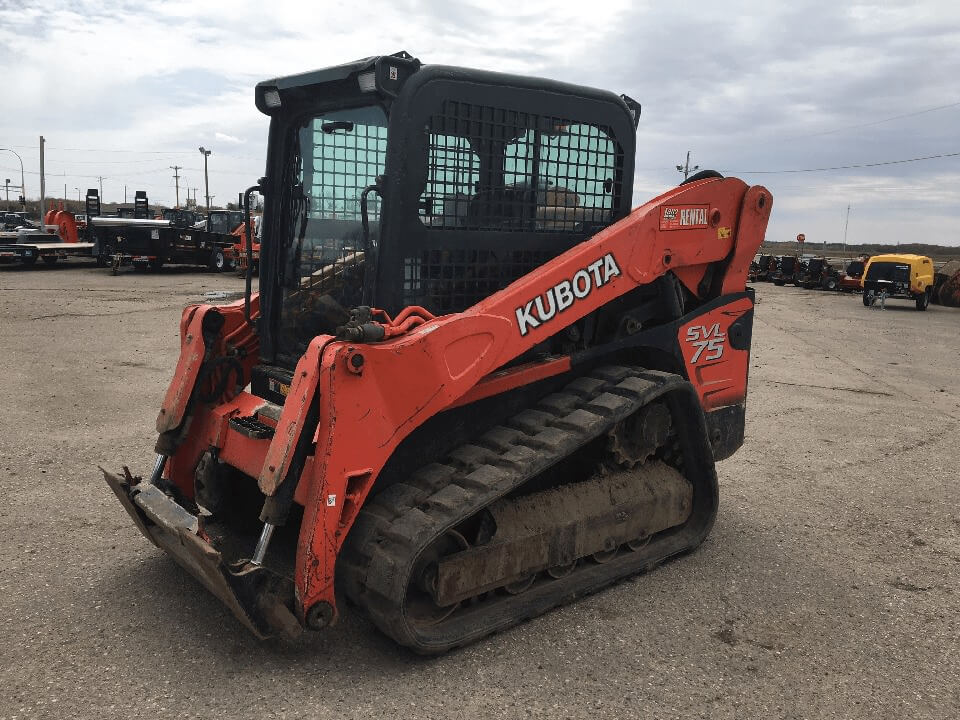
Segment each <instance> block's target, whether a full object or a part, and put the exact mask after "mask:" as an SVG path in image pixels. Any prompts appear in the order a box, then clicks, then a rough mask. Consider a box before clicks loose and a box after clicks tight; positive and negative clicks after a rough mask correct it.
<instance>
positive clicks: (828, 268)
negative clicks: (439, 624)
mask: <svg viewBox="0 0 960 720" xmlns="http://www.w3.org/2000/svg"><path fill="white" fill-rule="evenodd" d="M839 281H840V273H839V272H838V271H837V269H836V268H834V267H833V266H832V265H830V263H829V262H827V259H826V258H824V257H814V258H810V259H809V260H807V262H806V263H804V269H803V271H802V273H801V275H800V283H799V284H800V285H802V286H803V287H805V288H807V289H808V290H812V289H814V288H820V289H822V290H836V289H837V284H838V283H839Z"/></svg>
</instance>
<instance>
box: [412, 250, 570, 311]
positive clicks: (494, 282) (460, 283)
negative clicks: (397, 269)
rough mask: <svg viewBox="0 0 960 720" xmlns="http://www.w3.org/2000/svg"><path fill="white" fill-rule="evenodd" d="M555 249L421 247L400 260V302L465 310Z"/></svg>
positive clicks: (528, 269)
mask: <svg viewBox="0 0 960 720" xmlns="http://www.w3.org/2000/svg"><path fill="white" fill-rule="evenodd" d="M555 254H556V253H553V252H549V251H534V250H506V251H494V250H424V251H423V252H421V253H420V255H419V256H418V257H408V258H405V259H404V264H403V302H404V304H405V305H423V306H425V307H427V308H429V309H430V310H431V311H432V312H435V313H437V314H445V313H451V312H459V311H461V310H465V309H466V308H468V307H471V306H472V305H476V304H477V303H478V302H480V301H481V300H483V299H484V298H486V297H489V296H490V295H492V294H493V293H495V292H497V291H498V290H502V289H503V288H505V287H506V286H507V285H509V284H510V283H512V282H513V281H514V280H516V279H517V278H519V277H522V276H523V275H526V274H527V273H529V272H530V271H532V270H534V269H535V268H537V267H539V266H540V265H542V264H543V263H545V262H547V261H548V260H550V259H551V258H552V257H554V255H555Z"/></svg>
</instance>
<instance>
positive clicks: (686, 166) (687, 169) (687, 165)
mask: <svg viewBox="0 0 960 720" xmlns="http://www.w3.org/2000/svg"><path fill="white" fill-rule="evenodd" d="M699 169H700V166H699V165H694V166H693V167H690V151H689V150H687V161H686V162H685V163H684V164H683V165H677V171H678V172H682V173H683V179H684V180H686V179H687V177H688V176H689V175H690V171H691V170H693V171H694V172H696V171H697V170H699Z"/></svg>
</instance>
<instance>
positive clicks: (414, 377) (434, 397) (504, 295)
mask: <svg viewBox="0 0 960 720" xmlns="http://www.w3.org/2000/svg"><path fill="white" fill-rule="evenodd" d="M771 207H772V199H771V196H770V193H769V192H768V191H767V190H766V189H765V188H763V187H760V186H755V187H748V186H747V185H746V184H745V183H744V182H742V181H741V180H738V179H734V178H728V179H720V178H712V179H706V180H702V181H699V182H694V183H691V184H688V185H683V186H680V187H678V188H675V189H673V190H670V191H669V192H667V193H664V194H663V195H661V196H659V197H657V198H654V199H653V200H651V201H650V202H648V203H646V204H645V205H643V206H641V207H639V208H637V209H636V210H634V211H633V212H632V213H631V214H630V215H629V216H627V217H626V218H624V219H623V220H621V221H620V222H618V223H616V224H614V225H612V226H610V227H609V228H607V229H605V230H603V231H602V232H600V233H598V234H597V235H595V236H594V237H592V238H591V239H589V240H587V241H585V242H583V243H581V244H580V245H578V246H576V247H574V248H572V249H570V250H568V251H567V252H565V253H563V254H562V255H560V256H558V257H556V258H555V259H554V260H552V261H550V262H548V263H546V264H544V265H543V266H541V267H540V268H538V269H537V270H536V271H534V272H532V273H530V274H528V275H526V276H524V277H522V278H520V279H519V280H517V281H515V282H514V283H512V284H511V285H510V286H508V287H507V288H505V289H504V290H501V291H500V292H497V293H495V294H493V295H491V296H490V297H489V298H487V299H485V300H483V301H482V302H480V303H477V304H476V305H474V306H473V307H471V308H469V309H467V310H466V311H464V312H462V313H457V314H453V315H447V316H443V317H439V318H436V319H433V320H430V321H428V322H425V323H424V324H422V325H419V326H417V327H415V328H414V329H412V330H410V331H409V332H406V333H405V334H402V335H400V336H398V337H395V338H393V339H390V340H386V341H383V342H376V343H347V342H340V341H331V338H329V337H323V338H317V339H315V340H314V341H313V343H312V345H311V348H310V351H308V353H307V354H308V355H313V356H314V357H317V356H319V358H320V361H319V363H316V362H314V363H313V367H308V365H309V364H308V363H303V362H302V363H301V365H300V366H299V367H298V375H301V376H302V377H298V383H299V384H302V385H303V386H304V387H310V388H316V393H318V394H319V395H318V397H316V399H317V400H318V410H319V414H318V418H319V421H318V423H317V424H316V426H315V427H304V426H303V425H302V420H303V418H304V417H305V413H304V412H303V402H302V401H300V399H298V402H288V404H287V406H285V408H284V411H283V415H282V417H281V419H280V422H279V424H278V430H282V431H278V432H277V434H276V436H275V439H274V441H273V442H272V443H271V446H270V449H269V450H268V452H267V455H266V459H265V461H264V464H263V469H262V470H261V473H260V478H259V481H260V487H261V490H262V491H263V492H264V493H265V494H267V495H272V494H273V493H275V492H277V490H278V488H279V487H280V486H281V484H282V482H283V481H284V479H285V477H287V472H288V469H289V463H290V460H291V454H292V450H291V449H292V448H293V447H295V446H296V445H297V438H299V436H300V434H301V433H303V432H313V433H314V438H313V439H314V441H315V443H316V449H315V453H314V455H313V456H312V458H311V460H310V461H309V462H308V463H307V464H306V466H305V468H304V471H303V473H302V475H301V476H300V477H299V478H297V479H296V481H297V482H298V487H297V489H296V496H297V498H298V499H299V500H300V501H301V502H302V504H303V505H304V507H305V512H304V518H303V522H302V525H301V529H300V536H299V537H300V539H299V544H298V548H297V557H296V575H295V584H296V588H297V601H298V605H299V608H298V609H299V611H300V612H301V613H302V615H301V617H307V618H311V617H312V618H322V619H323V621H324V622H326V621H329V620H332V619H333V618H335V617H336V601H335V597H334V574H335V566H336V561H337V555H338V553H339V550H340V548H341V546H342V544H343V542H344V540H345V538H346V536H347V534H348V532H349V531H350V528H351V526H352V524H353V521H354V519H355V518H356V516H357V513H358V511H359V509H360V508H361V507H362V506H363V504H364V501H365V500H366V498H367V495H368V493H369V492H370V490H371V488H372V487H373V484H374V482H375V480H376V478H377V476H378V474H379V473H380V471H381V470H382V469H383V467H384V465H385V463H386V461H387V460H388V458H389V457H390V455H391V454H392V453H393V451H394V450H395V449H396V448H397V446H398V445H399V443H400V442H401V441H402V440H403V439H404V438H405V437H406V436H407V435H409V434H410V433H411V432H412V431H413V430H415V429H416V428H417V427H419V426H420V425H422V424H423V423H424V422H425V421H426V420H427V419H429V418H431V417H433V416H434V415H436V414H437V413H439V412H440V411H442V410H444V409H446V408H449V407H451V406H452V405H454V404H457V403H458V401H460V400H461V399H462V398H463V397H464V396H466V395H467V394H468V393H470V392H471V391H473V392H474V393H477V392H478V390H477V389H478V388H480V387H482V386H483V385H485V384H487V383H489V382H493V380H492V379H491V373H493V372H494V371H496V370H498V369H499V368H502V367H503V366H504V365H505V364H507V363H508V362H510V361H511V360H514V359H515V358H517V357H519V356H520V355H522V354H523V353H524V352H526V351H528V350H530V349H531V348H533V347H534V346H536V345H537V344H539V343H541V342H543V341H544V340H546V339H547V338H549V337H550V336H552V335H554V334H555V333H557V332H558V331H560V330H562V329H564V328H566V327H568V326H569V325H571V324H572V323H574V322H576V321H578V320H580V319H582V318H584V317H585V316H587V315H589V314H590V313H592V312H594V311H596V310H598V309H600V308H602V307H603V306H605V305H607V304H609V303H610V302H611V301H613V300H614V299H616V298H618V297H620V296H622V295H624V294H626V293H628V292H629V291H631V290H633V289H635V288H637V287H639V286H642V285H648V284H650V283H652V282H654V281H655V280H657V278H659V277H662V276H663V275H665V274H666V273H667V272H668V271H672V272H673V274H674V275H675V276H676V277H677V278H678V279H679V280H680V282H682V283H683V284H684V286H686V288H687V289H688V290H689V291H690V292H691V293H692V294H693V295H694V296H697V297H704V295H705V294H706V293H707V292H708V290H709V287H708V286H715V287H719V288H720V293H719V295H720V297H719V298H717V299H716V300H715V302H714V305H716V309H715V310H713V311H711V314H710V315H709V316H708V317H710V322H709V323H706V324H704V323H703V322H701V323H700V324H699V325H697V326H695V327H694V326H691V324H690V323H687V324H686V325H681V326H680V332H682V333H684V337H685V338H687V339H689V338H695V339H693V340H690V342H689V343H688V344H687V345H686V346H682V347H683V353H684V359H685V360H686V361H687V366H688V370H690V368H691V367H692V365H696V364H697V362H698V361H699V359H700V357H702V356H703V355H702V352H703V350H706V351H707V352H708V353H709V352H710V349H709V347H708V344H709V341H710V340H711V339H716V338H717V337H719V335H718V334H717V333H719V334H723V333H725V332H726V331H728V330H729V328H730V327H731V324H732V323H734V322H735V321H736V319H737V318H739V317H741V316H742V315H743V314H744V313H746V312H748V311H749V310H750V309H752V301H751V300H750V299H749V297H748V296H745V295H744V294H743V288H744V287H745V282H746V275H747V271H748V269H749V263H750V260H751V259H752V258H753V256H754V254H755V253H756V251H757V249H758V248H759V246H760V244H761V242H762V240H763V236H764V232H765V229H766V225H767V221H768V219H769V214H770V210H771ZM737 292H739V293H740V294H739V295H733V296H732V297H731V298H730V302H728V303H726V304H725V303H724V302H723V298H724V296H726V295H732V294H734V293H737ZM714 320H715V321H716V323H715V324H716V332H715V334H714V336H713V337H711V338H706V339H702V340H701V339H698V338H700V336H699V335H698V334H697V333H696V332H694V333H692V334H691V330H696V331H697V332H699V330H698V328H700V327H703V329H704V332H705V333H706V332H708V329H707V328H708V326H709V327H710V330H712V329H713V327H712V325H713V323H714ZM730 335H731V339H730V343H729V345H730V349H729V350H728V351H727V354H726V356H725V357H724V358H722V359H721V362H715V363H712V364H710V368H711V369H710V370H709V372H707V373H706V374H698V373H691V377H690V380H691V382H692V383H693V384H694V385H695V386H696V387H697V390H698V392H699V394H700V397H701V401H702V402H703V403H704V404H705V405H707V404H710V403H712V404H713V405H714V406H718V405H720V404H722V403H729V402H736V401H737V399H738V398H739V399H740V400H742V398H743V397H744V395H745V392H746V384H745V383H746V357H747V353H748V347H747V348H746V349H738V348H737V344H736V342H735V341H734V339H733V333H732V332H731V333H730ZM696 343H704V345H702V346H701V347H700V348H699V349H700V350H701V353H697V349H698V348H697V347H696V346H695V345H696ZM695 354H696V355H697V357H694V355H695ZM691 360H692V365H691ZM570 363H571V358H569V357H567V358H551V359H549V360H548V362H546V363H543V364H542V366H541V367H539V368H534V369H532V370H531V368H529V367H525V368H519V369H515V370H512V371H508V372H507V374H506V377H505V376H504V374H502V373H501V374H498V376H497V377H496V386H497V391H498V392H500V391H503V390H505V389H509V388H510V387H511V386H512V384H511V373H512V375H513V384H515V385H520V384H522V383H524V382H528V381H529V379H530V373H531V372H532V373H534V374H539V376H541V377H542V376H544V375H545V374H547V375H548V374H556V373H560V372H564V371H565V370H567V369H569V368H570ZM725 368H726V369H725ZM312 375H315V377H312ZM737 375H739V381H737V380H736V377H735V376H737ZM485 378H486V380H484V379H485ZM482 381H483V382H482ZM711 393H713V394H712V395H711ZM307 399H308V398H307V397H306V396H305V397H304V398H303V400H304V401H306V400H307ZM298 423H299V424H298ZM318 609H319V610H321V611H320V612H317V610H318ZM311 611H313V612H311ZM308 624H310V623H309V621H308Z"/></svg>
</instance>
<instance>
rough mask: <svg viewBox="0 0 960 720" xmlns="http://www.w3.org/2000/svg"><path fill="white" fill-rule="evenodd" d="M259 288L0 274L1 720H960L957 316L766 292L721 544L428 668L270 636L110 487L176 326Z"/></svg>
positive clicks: (347, 626)
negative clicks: (105, 473) (254, 627)
mask: <svg viewBox="0 0 960 720" xmlns="http://www.w3.org/2000/svg"><path fill="white" fill-rule="evenodd" d="M241 285H242V283H241V281H240V280H239V279H237V278H235V277H232V276H227V275H219V276H218V275H212V274H202V273H184V272H176V271H173V270H170V269H165V271H164V272H161V273H159V274H156V275H153V274H148V275H140V274H134V273H133V272H126V271H125V272H122V273H121V274H120V275H119V276H117V277H113V276H111V275H110V273H109V272H107V271H105V270H98V269H96V268H93V267H92V266H85V267H76V266H73V267H71V266H69V265H68V266H65V267H59V266H58V267H54V268H46V267H38V268H35V269H33V270H23V269H20V268H16V267H12V268H5V267H0V368H2V372H0V397H2V398H3V413H2V417H3V420H2V428H3V432H2V433H0V469H2V472H0V498H2V501H0V636H2V638H3V642H2V643H0V718H4V719H6V718H10V719H12V718H65V717H83V718H130V717H150V718H166V717H177V718H194V717H196V718H231V719H232V718H273V717H290V718H294V717H316V718H328V717H329V718H352V717H383V718H395V717H404V718H444V717H451V718H453V717H457V718H459V717H476V718H499V717H510V718H512V717H550V718H561V717H590V718H607V717H609V718H622V717H650V718H700V717H703V718H827V717H830V718H833V717H836V718H955V717H957V716H960V684H958V678H960V653H958V642H960V612H958V610H960V584H958V572H960V488H958V485H960V484H958V474H960V473H958V469H960V449H958V445H960V442H958V440H960V434H958V426H960V383H958V374H957V369H958V365H960V362H958V358H960V310H951V309H946V308H942V307H936V306H931V307H930V309H929V310H928V311H927V312H926V313H920V312H917V311H915V310H914V309H913V306H912V303H909V304H908V303H906V302H904V301H891V302H890V303H889V304H888V307H887V309H886V310H884V311H879V310H870V309H867V308H864V307H863V306H862V304H861V302H860V299H859V296H847V295H844V296H839V295H831V294H825V293H821V292H816V291H806V290H798V289H794V288H777V287H774V286H772V285H769V284H762V285H760V286H758V288H757V291H758V299H759V304H758V307H757V313H756V323H755V328H754V340H753V360H752V363H751V377H750V397H749V412H748V427H747V440H746V443H745V445H744V447H743V448H742V449H741V450H740V451H739V452H738V453H737V454H736V455H735V456H734V457H733V458H731V459H729V460H727V461H725V462H723V463H721V464H720V465H719V472H720V482H721V508H720V513H719V516H718V519H717V523H716V526H715V528H714V531H713V533H712V534H711V536H710V537H709V538H708V539H707V541H706V543H705V544H704V545H703V546H702V547H701V548H700V549H699V550H697V551H696V552H694V553H693V554H691V555H688V556H686V557H684V558H681V559H679V560H676V561H674V562H671V563H668V564H667V565H665V566H663V567H661V568H658V569H657V570H655V571H654V572H652V573H650V574H648V575H645V576H640V577H637V578H634V579H631V580H628V581H625V582H622V583H620V584H619V585H616V586H614V587H613V588H611V589H608V590H606V591H604V592H602V593H600V594H597V595H594V596H592V597H589V598H586V599H584V600H582V601H580V602H578V603H576V604H574V605H569V606H566V607H564V608H562V609H560V610H557V611H554V612H551V613H549V614H548V615H546V616H544V617H541V618H539V619H536V620H534V621H532V622H528V623H525V624H524V625H521V626H520V627H518V628H515V629H513V630H510V631H508V632H505V633H503V634H500V635H497V636H494V637H492V638H489V639H487V640H485V641H482V642H480V643H477V644H475V645H473V646H471V647H469V648H466V649H463V650H460V651H457V652H453V653H450V654H448V655H446V656H443V657H440V658H435V659H424V658H419V657H415V656H412V655H410V654H409V653H407V652H405V651H403V650H400V649H398V648H397V647H396V646H394V645H393V644H392V643H391V642H390V641H389V640H387V639H385V638H384V637H383V636H381V635H380V634H378V633H377V632H376V630H375V629H374V628H373V627H372V626H371V625H369V624H368V623H367V622H366V621H364V620H362V619H359V618H357V617H355V616H353V615H351V614H350V613H349V612H348V613H346V614H345V617H344V620H343V622H341V623H340V624H339V625H338V626H337V627H335V628H333V629H332V630H330V631H328V632H325V633H323V634H310V635H309V636H308V637H306V638H305V639H303V640H301V641H299V642H298V643H296V644H293V645H284V644H281V643H259V642H257V641H255V640H254V639H253V638H252V637H250V636H249V635H248V634H247V632H246V631H245V630H244V629H243V628H242V627H241V626H240V625H239V624H238V623H237V622H236V621H235V620H234V619H233V617H232V616H231V615H230V614H229V613H228V611H227V610H226V609H225V608H223V607H222V606H221V605H220V604H219V602H218V601H217V600H216V599H215V598H213V597H212V596H211V595H209V594H208V593H207V592H206V591H205V590H203V589H202V588H201V587H200V586H199V585H198V584H197V583H196V582H195V581H193V580H192V579H191V578H190V577H189V576H188V575H187V574H186V573H185V572H184V571H182V570H181V569H180V568H179V567H178V566H177V565H175V564H174V563H173V561H172V560H170V559H168V558H167V557H165V556H164V555H163V554H162V553H161V552H160V551H159V550H157V549H156V548H154V547H153V546H152V545H150V544H149V543H148V542H147V541H146V540H145V539H143V538H142V537H141V536H140V535H139V534H138V533H137V531H136V530H135V528H134V527H133V525H132V523H131V522H130V521H129V518H128V517H127V515H126V513H125V512H124V511H123V510H122V508H121V507H120V505H119V504H118V503H117V502H116V500H115V498H114V497H113V495H112V494H111V492H110V491H109V489H108V488H107V486H106V484H105V483H104V482H103V480H102V478H101V477H100V473H99V471H98V470H97V466H98V465H102V466H103V467H105V468H111V469H119V468H120V466H121V465H123V464H129V465H131V467H132V468H133V469H134V470H135V471H139V472H146V471H147V470H148V469H149V464H150V462H151V457H152V447H153V441H154V436H153V424H154V419H155V417H156V412H157V409H158V407H159V403H160V401H161V398H162V396H163V393H164V391H165V389H166V385H167V382H168V381H169V378H170V375H171V373H172V371H173V368H174V365H175V362H176V358H177V356H178V349H179V348H178V321H179V316H180V311H181V309H182V307H183V306H184V305H185V304H187V303H188V302H194V301H200V300H204V298H205V294H206V293H222V292H230V293H235V292H237V291H239V290H240V289H241ZM216 297H217V296H216V295H214V296H207V300H211V299H216Z"/></svg>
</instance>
